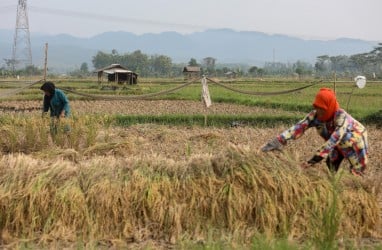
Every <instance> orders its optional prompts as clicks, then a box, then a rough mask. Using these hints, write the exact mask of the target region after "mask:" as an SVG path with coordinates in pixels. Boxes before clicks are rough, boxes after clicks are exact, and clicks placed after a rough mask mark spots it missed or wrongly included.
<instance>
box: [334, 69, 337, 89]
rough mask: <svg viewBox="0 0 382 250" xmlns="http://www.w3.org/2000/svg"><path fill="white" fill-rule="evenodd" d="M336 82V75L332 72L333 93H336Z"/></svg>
mask: <svg viewBox="0 0 382 250" xmlns="http://www.w3.org/2000/svg"><path fill="white" fill-rule="evenodd" d="M336 80H337V74H336V72H335V71H334V86H333V89H334V93H336Z"/></svg>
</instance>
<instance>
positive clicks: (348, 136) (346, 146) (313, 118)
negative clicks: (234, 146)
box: [262, 88, 368, 175]
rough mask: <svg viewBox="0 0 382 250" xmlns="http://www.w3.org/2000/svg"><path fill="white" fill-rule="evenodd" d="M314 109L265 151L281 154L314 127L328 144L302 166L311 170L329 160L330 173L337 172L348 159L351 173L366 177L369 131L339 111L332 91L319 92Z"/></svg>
mask: <svg viewBox="0 0 382 250" xmlns="http://www.w3.org/2000/svg"><path fill="white" fill-rule="evenodd" d="M313 108H314V109H313V110H312V111H311V112H310V113H309V114H307V115H306V116H305V118H304V119H302V120H301V121H299V122H298V123H297V124H295V125H294V126H292V127H291V128H289V129H287V130H285V131H284V132H282V133H281V134H280V135H278V136H277V137H276V138H274V139H272V140H271V141H269V142H268V143H267V144H265V145H264V146H263V147H262V151H263V152H267V151H272V150H281V149H282V147H283V146H284V145H286V144H287V141H288V140H294V139H298V138H299V137H301V136H302V135H303V134H304V132H305V131H306V130H307V129H308V128H312V127H315V128H316V129H317V132H318V134H319V135H320V136H321V137H322V138H323V139H324V140H325V143H324V144H322V146H321V147H320V148H319V149H318V150H317V151H316V153H315V154H314V155H313V157H312V158H311V159H310V160H308V161H307V162H304V163H303V164H302V166H303V167H307V166H311V165H314V164H316V163H319V162H320V161H321V160H322V159H324V158H326V164H327V166H328V167H329V169H331V170H333V171H337V170H338V168H339V166H340V164H341V162H342V161H343V160H344V159H347V160H348V161H349V163H350V171H351V173H353V174H354V175H363V173H364V171H365V169H366V164H367V159H368V158H367V150H368V144H367V131H366V128H365V127H364V126H363V125H362V124H361V123H360V122H359V121H357V120H356V119H354V118H353V117H352V116H351V115H349V114H348V113H347V112H346V111H345V110H343V109H341V108H340V106H339V104H338V102H337V98H336V95H335V93H334V92H333V90H331V89H329V88H322V89H320V90H319V92H318V93H317V95H316V97H315V99H314V102H313Z"/></svg>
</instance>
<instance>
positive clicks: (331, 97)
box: [313, 88, 340, 121]
mask: <svg viewBox="0 0 382 250" xmlns="http://www.w3.org/2000/svg"><path fill="white" fill-rule="evenodd" d="M313 106H314V107H318V108H322V109H324V110H325V111H326V112H325V115H324V116H323V117H322V118H321V119H320V120H322V121H329V120H330V119H331V118H333V116H334V113H335V112H336V111H337V110H338V109H339V108H340V105H339V104H338V102H337V98H336V94H335V93H334V91H333V90H331V89H329V88H321V89H320V90H319V91H318V93H317V95H316V98H315V99H314V102H313Z"/></svg>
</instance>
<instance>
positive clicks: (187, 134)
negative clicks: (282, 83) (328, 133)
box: [0, 100, 382, 249]
mask: <svg viewBox="0 0 382 250" xmlns="http://www.w3.org/2000/svg"><path fill="white" fill-rule="evenodd" d="M40 107H41V101H38V100H17V101H12V100H4V101H2V102H0V112H1V116H0V124H1V127H0V135H1V136H0V151H1V153H0V154H1V157H0V173H1V174H0V178H1V180H0V211H1V216H0V229H1V241H0V245H1V247H3V248H24V249H29V248H47V249H52V248H57V249H63V248H66V249H78V248H87V249H120V248H123V249H169V248H170V249H206V248H207V249H209V248H211V249H237V248H240V249H260V248H261V249H267V248H268V249H281V248H282V247H278V246H280V245H281V246H284V248H283V249H301V248H310V249H312V248H313V249H336V248H344V249H348V248H360V247H364V248H367V247H370V248H373V247H378V246H379V247H381V244H380V243H379V239H380V238H381V236H382V235H381V233H382V231H381V230H382V228H381V211H380V209H381V204H380V202H381V183H380V178H381V174H380V170H381V169H382V164H381V162H382V158H381V154H380V150H381V148H382V142H381V140H380V139H379V138H382V130H380V129H379V128H377V127H376V126H374V125H370V126H368V133H369V143H370V164H369V169H368V172H367V174H366V176H365V177H364V178H355V177H353V176H351V175H350V174H349V173H348V171H347V170H348V166H347V164H346V163H343V164H342V169H341V171H340V173H338V174H337V175H333V174H331V173H330V172H329V171H328V170H327V169H326V166H325V164H324V163H320V164H319V165H318V166H316V167H314V168H309V169H302V168H301V167H300V164H301V162H303V161H306V160H307V159H309V158H310V157H311V155H312V154H313V152H314V151H315V150H316V148H317V147H319V146H320V145H321V143H322V140H321V139H320V138H319V137H318V136H317V135H316V134H315V131H308V132H307V134H306V135H305V136H303V137H302V138H301V139H299V140H298V141H295V142H292V143H290V144H289V145H288V147H286V148H285V150H284V151H283V152H272V153H262V152H260V150H259V149H260V147H261V146H262V145H263V144H264V143H265V142H267V141H268V140H269V139H271V138H272V137H273V136H275V135H277V133H279V132H281V131H282V130H284V129H286V128H288V126H289V125H291V124H284V125H276V126H270V127H264V126H246V125H242V124H236V125H235V126H231V125H232V124H228V125H227V126H219V127H213V126H175V125H173V124H156V123H140V124H135V125H129V126H121V125H119V124H116V123H115V121H114V120H113V116H114V115H126V116H129V115H147V116H155V115H177V114H182V115H196V114H202V115H205V116H206V119H208V117H209V116H212V115H232V114H237V115H253V114H267V115H269V116H272V115H274V116H275V117H278V116H292V117H298V118H300V117H302V116H303V115H304V114H305V112H299V111H286V110H281V109H272V108H266V107H259V106H248V105H240V104H232V103H213V105H212V106H211V107H210V108H209V109H208V110H207V109H206V108H205V107H204V105H203V104H202V102H201V101H195V100H128V101H87V100H72V101H71V108H72V112H73V117H72V118H71V119H68V120H67V121H66V124H69V125H70V127H71V132H70V134H66V133H65V132H59V134H58V135H57V136H55V137H54V138H52V137H51V136H50V133H49V124H50V119H49V118H41V111H40ZM286 247H287V248H286Z"/></svg>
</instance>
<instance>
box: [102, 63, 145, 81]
mask: <svg viewBox="0 0 382 250" xmlns="http://www.w3.org/2000/svg"><path fill="white" fill-rule="evenodd" d="M95 73H97V75H98V82H99V83H101V82H103V80H104V78H105V77H106V79H107V81H108V82H116V83H127V84H137V83H138V74H137V73H134V72H133V71H130V70H128V69H127V68H125V67H123V66H121V65H120V64H111V65H109V66H107V67H104V68H101V69H97V70H96V71H95Z"/></svg>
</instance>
